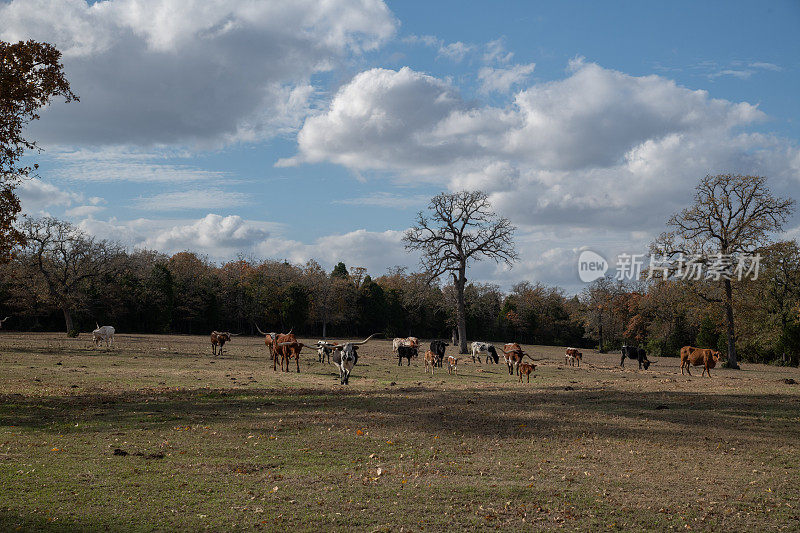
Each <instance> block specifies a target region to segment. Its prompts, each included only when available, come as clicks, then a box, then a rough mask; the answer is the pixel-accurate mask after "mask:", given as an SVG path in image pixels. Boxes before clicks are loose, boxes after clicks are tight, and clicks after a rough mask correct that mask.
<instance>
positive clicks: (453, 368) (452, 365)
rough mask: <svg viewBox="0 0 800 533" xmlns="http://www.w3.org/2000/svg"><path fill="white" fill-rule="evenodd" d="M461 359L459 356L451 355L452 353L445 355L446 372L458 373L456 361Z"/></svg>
mask: <svg viewBox="0 0 800 533" xmlns="http://www.w3.org/2000/svg"><path fill="white" fill-rule="evenodd" d="M459 361H461V358H460V357H453V356H452V355H450V356H448V357H447V373H448V374H458V362H459Z"/></svg>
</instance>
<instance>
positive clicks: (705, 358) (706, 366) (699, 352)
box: [681, 346, 720, 377]
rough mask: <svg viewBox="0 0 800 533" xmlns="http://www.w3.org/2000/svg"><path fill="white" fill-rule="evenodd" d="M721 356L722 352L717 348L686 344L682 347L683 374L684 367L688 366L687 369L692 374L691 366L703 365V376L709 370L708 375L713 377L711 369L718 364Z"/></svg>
mask: <svg viewBox="0 0 800 533" xmlns="http://www.w3.org/2000/svg"><path fill="white" fill-rule="evenodd" d="M719 357H720V353H719V352H718V351H716V350H711V349H709V348H695V347H694V346H684V347H683V348H681V375H683V368H684V367H686V371H687V372H688V373H689V375H690V376H691V375H692V372H691V370H689V367H690V366H692V365H693V366H700V365H703V373H702V374H701V376H705V375H706V372H708V377H711V369H712V368H714V367H715V366H717V361H719Z"/></svg>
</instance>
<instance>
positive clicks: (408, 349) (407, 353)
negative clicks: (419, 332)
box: [397, 345, 419, 366]
mask: <svg viewBox="0 0 800 533" xmlns="http://www.w3.org/2000/svg"><path fill="white" fill-rule="evenodd" d="M417 355H419V353H417V348H415V347H413V346H403V345H401V346H398V347H397V366H403V357H405V358H406V359H408V365H407V366H411V358H412V357H416V356H417Z"/></svg>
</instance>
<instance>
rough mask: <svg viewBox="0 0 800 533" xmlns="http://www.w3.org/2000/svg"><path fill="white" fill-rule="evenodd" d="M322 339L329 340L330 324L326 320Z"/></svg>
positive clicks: (323, 322) (323, 324)
mask: <svg viewBox="0 0 800 533" xmlns="http://www.w3.org/2000/svg"><path fill="white" fill-rule="evenodd" d="M322 338H323V339H327V338H328V322H327V321H325V320H323V321H322Z"/></svg>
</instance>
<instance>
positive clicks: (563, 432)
mask: <svg viewBox="0 0 800 533" xmlns="http://www.w3.org/2000/svg"><path fill="white" fill-rule="evenodd" d="M116 342H117V346H116V348H114V349H113V350H110V351H106V350H104V349H100V350H97V349H95V348H94V347H93V346H92V345H91V343H90V341H89V339H88V338H87V337H86V336H85V335H84V336H83V337H82V338H79V339H67V338H64V337H63V336H61V335H57V334H15V333H12V332H4V333H2V334H0V368H2V372H3V378H2V380H0V494H2V496H1V497H0V529H2V530H8V529H12V530H13V529H14V528H17V527H20V528H21V529H26V530H32V529H50V530H74V529H83V530H86V529H111V530H143V531H150V530H172V529H181V530H195V529H202V528H210V529H214V530H228V529H231V528H236V529H238V528H245V529H251V528H264V529H268V530H276V529H283V530H285V529H287V528H291V529H292V530H294V529H299V530H330V529H333V530H346V529H353V528H355V529H357V530H379V531H381V530H392V531H394V530H400V528H403V529H404V530H437V531H438V530H445V529H452V530H462V529H465V528H477V529H495V528H499V527H503V528H505V527H512V528H515V529H519V528H525V529H545V528H565V529H569V530H582V531H586V530H589V529H593V530H597V529H636V530H642V529H650V530H670V529H680V530H685V529H687V528H691V529H694V530H717V531H719V530H742V531H744V530H747V531H752V530H766V529H781V528H783V529H788V530H798V529H800V510H798V505H800V483H799V482H798V474H799V473H800V472H798V466H800V458H799V456H798V447H799V446H800V444H799V443H800V441H798V437H799V436H800V429H799V426H798V422H800V385H794V384H787V383H785V382H784V380H786V379H790V380H791V379H793V380H795V381H799V382H800V372H799V371H798V370H797V369H786V368H778V367H768V366H762V365H745V366H744V369H743V370H741V371H733V370H726V369H714V370H713V371H712V372H713V377H712V378H711V379H709V378H701V377H700V376H699V372H700V369H699V368H698V372H697V373H696V375H694V376H692V377H689V376H681V375H680V370H679V361H678V360H677V359H661V360H659V361H658V362H657V363H656V364H654V365H653V366H651V369H650V371H646V372H645V371H638V370H636V365H635V364H632V363H633V362H630V361H629V362H627V363H626V369H625V370H621V369H619V368H618V367H617V366H616V365H618V364H619V356H618V355H600V354H597V353H593V352H591V351H589V350H585V351H584V362H583V363H582V364H581V367H580V368H579V369H578V368H574V367H568V366H564V364H563V363H564V361H563V349H561V348H554V347H542V346H527V347H525V348H526V349H527V350H528V351H529V353H531V354H533V355H534V357H535V358H537V359H540V360H539V361H537V364H538V368H537V370H536V372H535V373H536V378H535V379H532V380H531V383H530V385H528V384H520V383H519V382H518V381H517V378H516V377H512V376H509V375H508V372H507V371H506V369H505V367H504V366H502V365H501V366H495V365H477V364H473V363H472V362H471V360H468V361H465V360H462V361H461V362H460V363H459V369H458V370H459V373H458V375H448V373H447V372H446V369H445V368H442V369H439V370H438V371H437V373H436V375H435V376H433V377H431V376H430V374H428V375H425V374H424V372H423V365H422V361H421V359H418V360H416V361H414V362H412V365H411V366H410V367H407V366H403V367H398V366H397V359H396V358H394V357H393V354H392V353H391V345H390V342H388V341H377V342H374V341H373V342H371V343H369V344H367V345H366V346H364V347H363V349H362V351H361V359H360V362H359V365H358V366H357V367H356V368H355V370H354V372H353V376H352V377H351V384H350V386H349V387H342V386H340V385H339V383H338V377H337V376H336V374H335V372H336V369H335V368H334V367H333V366H331V365H327V364H320V363H318V362H317V356H316V353H312V352H310V351H308V352H305V354H304V356H303V358H302V361H301V373H300V374H296V373H294V372H290V373H280V372H273V370H272V365H271V363H269V362H268V361H267V355H266V354H267V352H266V348H265V347H264V345H263V340H261V339H257V338H252V337H250V338H246V337H236V338H234V340H233V342H232V343H230V344H229V345H226V353H225V356H224V357H222V358H219V357H218V358H214V357H213V356H212V355H211V346H210V344H209V342H208V339H207V338H206V337H188V336H151V335H117V339H116ZM448 350H449V351H448V353H452V350H453V349H452V347H451V348H449V349H448ZM468 359H469V358H468ZM115 449H119V450H121V451H124V452H127V453H128V455H114V454H113V452H114V450H115ZM379 469H380V473H378V472H379Z"/></svg>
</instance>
